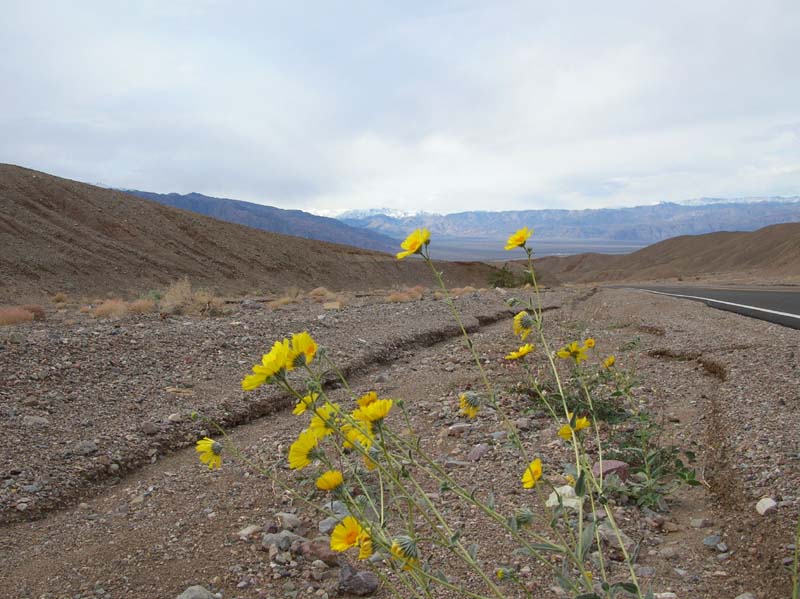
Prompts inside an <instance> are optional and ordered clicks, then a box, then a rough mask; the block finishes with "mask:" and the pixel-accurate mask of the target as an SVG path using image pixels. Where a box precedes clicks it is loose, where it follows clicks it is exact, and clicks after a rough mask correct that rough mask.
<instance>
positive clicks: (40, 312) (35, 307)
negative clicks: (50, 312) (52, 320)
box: [21, 304, 45, 320]
mask: <svg viewBox="0 0 800 599" xmlns="http://www.w3.org/2000/svg"><path fill="white" fill-rule="evenodd" d="M21 308H22V309H23V310H27V311H28V312H30V313H31V314H33V319H34V320H44V319H45V313H44V308H42V307H41V306H40V305H39V304H25V305H24V306H21Z"/></svg>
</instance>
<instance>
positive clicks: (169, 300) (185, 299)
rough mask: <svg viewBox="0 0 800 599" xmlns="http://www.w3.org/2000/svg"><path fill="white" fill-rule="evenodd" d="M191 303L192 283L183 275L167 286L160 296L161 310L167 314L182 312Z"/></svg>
mask: <svg viewBox="0 0 800 599" xmlns="http://www.w3.org/2000/svg"><path fill="white" fill-rule="evenodd" d="M191 303H192V284H191V283H190V282H189V279H188V277H184V278H182V279H180V280H179V281H175V282H174V283H172V285H170V286H169V287H167V290H166V291H165V292H164V296H163V297H162V298H161V311H162V312H166V313H167V314H183V313H184V311H185V310H186V309H187V308H188V307H189V306H190V305H191Z"/></svg>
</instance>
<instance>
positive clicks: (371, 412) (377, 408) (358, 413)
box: [352, 399, 394, 422]
mask: <svg viewBox="0 0 800 599" xmlns="http://www.w3.org/2000/svg"><path fill="white" fill-rule="evenodd" d="M393 404H394V401H392V400H391V399H376V400H375V401H373V402H372V403H370V404H368V405H366V406H364V407H363V408H357V409H356V410H354V411H353V414H352V416H353V418H354V419H355V420H359V421H361V422H380V421H381V420H383V419H384V418H386V416H387V415H388V414H389V410H391V409H392V405H393Z"/></svg>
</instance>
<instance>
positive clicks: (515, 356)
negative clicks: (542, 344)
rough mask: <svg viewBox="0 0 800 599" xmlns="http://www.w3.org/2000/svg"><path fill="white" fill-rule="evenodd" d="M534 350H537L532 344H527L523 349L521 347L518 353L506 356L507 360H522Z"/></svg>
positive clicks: (514, 352)
mask: <svg viewBox="0 0 800 599" xmlns="http://www.w3.org/2000/svg"><path fill="white" fill-rule="evenodd" d="M534 349H536V348H535V347H534V346H533V345H531V344H530V343H526V344H525V345H523V346H522V347H520V348H519V349H518V350H517V351H512V352H511V353H510V354H508V355H507V356H506V360H519V359H520V358H522V357H524V356H527V355H528V354H529V353H531V352H532V351H533V350H534Z"/></svg>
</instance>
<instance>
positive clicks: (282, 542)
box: [261, 530, 308, 551]
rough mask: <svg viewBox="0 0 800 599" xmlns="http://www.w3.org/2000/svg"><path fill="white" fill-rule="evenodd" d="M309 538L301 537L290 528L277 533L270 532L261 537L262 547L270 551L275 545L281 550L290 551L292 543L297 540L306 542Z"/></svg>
mask: <svg viewBox="0 0 800 599" xmlns="http://www.w3.org/2000/svg"><path fill="white" fill-rule="evenodd" d="M307 540H308V539H306V538H304V537H301V536H300V535H296V534H294V533H293V532H290V531H288V530H282V531H281V532H277V533H269V532H268V533H265V534H264V536H263V537H261V547H262V548H263V549H265V550H267V551H269V548H270V547H272V546H273V545H274V546H275V547H277V548H278V549H280V550H281V551H288V550H289V548H290V547H291V546H292V543H294V542H295V541H299V542H304V541H307Z"/></svg>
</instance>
